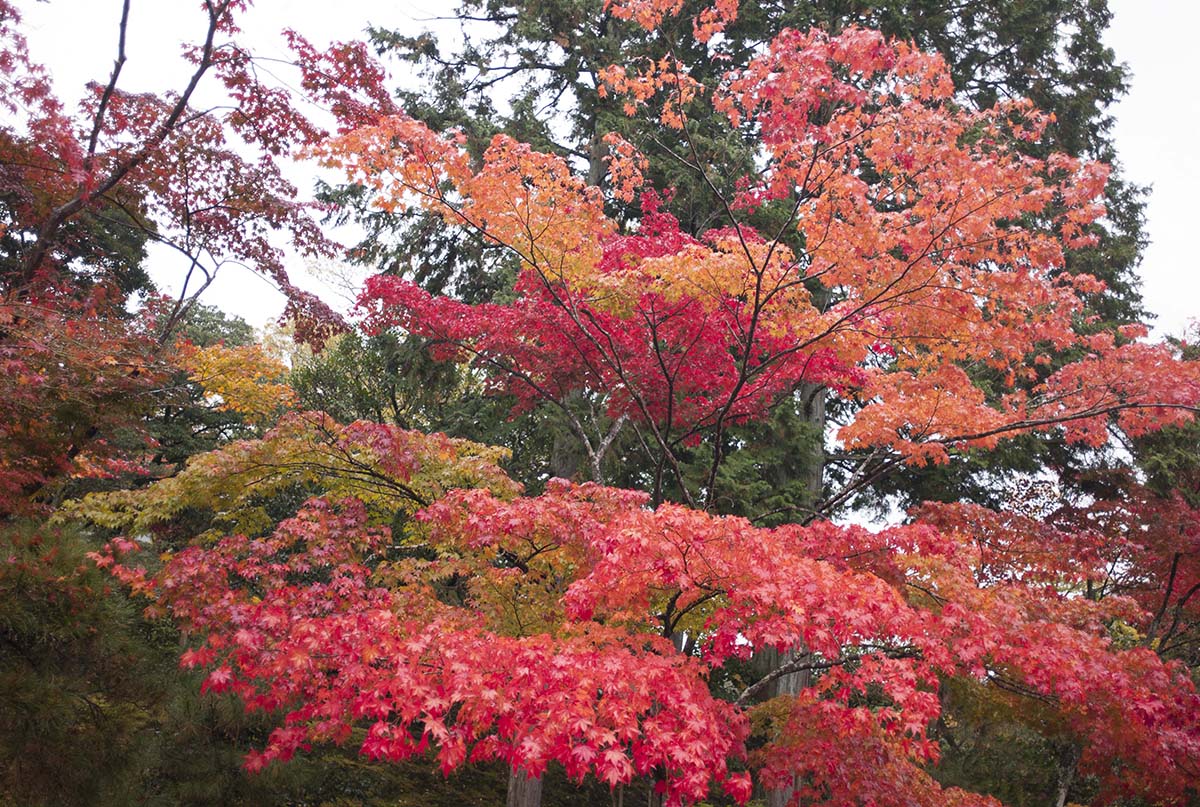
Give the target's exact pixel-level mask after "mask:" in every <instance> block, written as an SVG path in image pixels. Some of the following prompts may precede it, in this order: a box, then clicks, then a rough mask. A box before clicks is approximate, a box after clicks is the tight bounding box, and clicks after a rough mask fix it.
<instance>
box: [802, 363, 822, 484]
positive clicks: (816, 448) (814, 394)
mask: <svg viewBox="0 0 1200 807" xmlns="http://www.w3.org/2000/svg"><path fill="white" fill-rule="evenodd" d="M827 393H828V391H827V390H826V389H825V387H824V386H822V385H820V384H809V383H807V382H806V383H804V384H801V385H800V396H801V397H800V400H801V401H802V402H803V407H804V408H803V410H802V411H803V413H804V420H805V421H806V422H807V423H809V424H811V425H812V427H813V429H814V430H815V432H816V439H815V440H814V441H813V445H812V447H811V448H810V450H809V452H808V455H809V456H808V462H807V463H806V466H807V467H806V469H805V470H806V473H807V477H808V478H807V480H806V484H805V487H806V488H807V493H808V495H807V497H806V498H807V500H808V501H806V502H805V505H806V506H807V507H816V506H817V505H818V504H820V502H821V500H822V499H823V498H824V494H825V398H826V395H827Z"/></svg>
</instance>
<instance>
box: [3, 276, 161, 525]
mask: <svg viewBox="0 0 1200 807" xmlns="http://www.w3.org/2000/svg"><path fill="white" fill-rule="evenodd" d="M0 334H2V336H0V514H3V515H12V514H13V513H27V512H32V511H35V510H37V509H38V508H39V506H40V505H39V504H37V503H36V502H35V501H33V499H32V498H31V497H34V495H35V494H37V493H39V492H40V491H42V489H43V488H44V486H46V485H47V484H48V483H50V482H51V481H53V480H56V479H60V478H64V477H80V476H107V475H111V474H114V473H124V472H128V471H131V470H136V464H135V463H134V462H133V457H132V456H130V455H129V454H127V453H125V452H124V451H122V450H121V447H120V446H119V445H118V442H117V439H116V438H118V437H120V436H121V435H120V432H121V431H122V430H125V431H129V430H131V429H132V430H137V428H138V423H139V419H140V418H141V417H142V416H143V415H144V414H146V413H147V412H149V411H152V409H153V407H154V406H155V398H154V395H153V393H154V390H155V389H156V388H157V387H158V385H159V384H161V383H162V381H163V380H164V379H165V378H167V377H168V376H169V373H168V368H167V367H166V366H165V365H164V363H163V362H162V361H161V360H160V359H159V358H158V356H157V347H158V345H157V342H156V340H155V338H154V317H153V310H152V309H148V310H144V311H143V313H142V316H141V317H140V318H138V319H133V320H131V319H130V318H129V316H128V315H127V314H124V312H119V311H114V310H113V307H112V303H111V300H110V299H109V292H108V290H107V289H106V288H105V287H95V288H93V289H92V291H91V293H89V294H88V295H87V296H86V297H85V298H83V299H79V298H78V297H76V296H75V295H72V294H68V293H64V292H62V291H59V290H53V289H48V290H44V291H42V292H40V293H38V294H36V295H29V296H24V297H20V298H16V297H15V296H13V295H8V296H5V297H3V298H0ZM125 436H126V437H127V438H128V437H129V436H130V435H125ZM133 456H136V454H135V455H133Z"/></svg>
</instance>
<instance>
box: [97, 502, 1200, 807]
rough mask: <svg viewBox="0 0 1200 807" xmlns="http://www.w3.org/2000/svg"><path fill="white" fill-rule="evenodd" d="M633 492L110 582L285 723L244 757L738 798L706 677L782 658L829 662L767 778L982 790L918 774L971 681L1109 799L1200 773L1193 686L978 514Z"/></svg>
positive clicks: (359, 520)
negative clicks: (739, 503) (722, 503)
mask: <svg viewBox="0 0 1200 807" xmlns="http://www.w3.org/2000/svg"><path fill="white" fill-rule="evenodd" d="M645 502H646V498H645V497H644V496H642V495H640V494H637V493H632V492H629V491H620V490H615V489H610V488H604V487H600V486H597V485H592V484H588V485H583V486H574V485H570V484H568V483H565V482H561V481H558V482H554V483H552V484H551V485H550V487H549V489H548V490H547V492H546V493H545V494H543V495H542V496H539V497H536V498H516V499H507V498H497V497H496V496H495V495H493V494H491V493H489V492H487V491H483V490H460V491H453V492H451V493H449V494H447V495H446V496H445V497H443V498H441V499H440V500H439V501H437V502H435V503H434V504H432V505H430V506H429V507H427V508H425V509H424V510H423V511H422V512H421V513H419V514H418V521H419V523H420V526H417V527H414V528H413V532H412V533H411V534H409V535H408V536H407V540H420V539H422V538H424V539H425V540H427V541H428V542H429V545H430V548H432V549H433V550H435V553H434V557H433V559H420V558H416V557H404V556H400V557H393V559H391V560H387V561H384V560H383V552H384V547H385V546H386V543H387V539H388V535H387V533H386V532H385V531H381V530H378V529H375V528H371V527H370V526H368V523H367V516H366V510H365V509H364V507H363V505H362V504H361V503H359V502H357V501H355V500H345V501H342V502H339V503H336V504H334V503H330V502H328V501H326V500H320V499H317V500H312V501H310V502H309V503H308V504H307V505H306V506H305V508H304V509H303V510H302V511H301V512H300V514H299V515H297V516H296V517H295V518H293V519H289V520H288V521H285V522H283V523H282V524H281V525H279V527H278V528H277V529H276V530H275V531H274V532H273V533H272V534H270V535H269V536H267V537H264V538H257V539H252V538H247V537H244V536H232V537H227V538H224V539H222V540H221V541H220V542H218V543H217V544H216V545H215V546H212V547H207V548H198V547H197V548H192V549H188V550H185V551H183V552H181V553H179V554H178V555H176V556H174V557H173V558H171V559H170V560H169V561H168V562H167V564H166V566H165V567H164V568H163V569H162V571H161V572H160V573H158V574H157V575H155V576H154V577H152V578H149V579H147V578H146V577H145V574H144V572H143V571H142V570H133V569H129V568H126V567H125V566H123V565H121V564H120V563H119V562H118V563H116V564H115V568H116V570H117V573H118V574H119V575H120V576H122V577H123V578H125V579H126V580H127V581H128V582H131V583H133V584H134V585H135V586H136V587H138V588H140V589H142V590H143V591H145V592H147V593H150V594H151V595H152V596H154V597H156V598H157V602H158V607H160V608H166V609H168V611H169V612H170V613H171V614H172V615H173V616H174V618H175V619H177V620H178V621H179V622H180V623H181V624H183V625H185V626H187V627H188V628H189V629H193V630H197V631H200V632H201V633H203V634H204V635H205V637H206V638H205V640H204V643H203V644H202V646H201V647H200V648H199V649H196V650H193V651H189V652H188V654H186V656H185V659H184V661H185V663H186V664H203V665H208V666H211V667H213V668H214V669H213V671H212V672H211V673H210V675H209V678H208V679H207V683H206V685H205V686H206V688H207V689H214V690H218V691H221V690H227V689H228V690H232V691H234V692H236V693H237V694H238V695H239V696H240V697H242V698H243V699H244V700H245V702H246V703H247V706H248V707H249V708H252V709H266V710H285V711H286V713H287V716H286V718H285V721H284V726H283V727H282V728H280V729H278V730H277V731H276V732H275V733H273V735H272V737H271V739H270V741H269V742H268V744H267V747H266V748H265V749H264V750H263V751H262V752H260V753H256V754H254V755H252V756H251V757H250V759H249V761H248V765H249V766H250V767H251V768H258V767H260V766H262V765H263V764H266V763H267V762H269V761H271V760H276V759H287V758H289V757H290V756H292V755H293V754H294V753H296V752H297V751H298V750H301V749H303V748H305V747H306V746H307V745H309V744H311V743H317V742H327V741H333V742H339V743H342V742H347V741H349V740H350V739H351V738H352V737H353V736H355V734H354V732H355V729H356V728H358V727H361V728H365V729H366V734H365V736H364V735H361V734H360V735H357V736H358V739H356V740H355V742H358V743H360V744H361V745H360V747H361V750H362V752H363V753H365V754H367V755H369V756H372V757H376V758H382V759H402V758H407V757H408V756H411V755H413V754H417V753H421V752H423V751H425V750H426V749H427V748H430V749H436V752H437V756H438V759H439V761H440V763H441V765H442V767H443V769H444V770H447V771H449V770H451V769H453V768H455V767H457V766H458V765H460V764H463V763H465V762H467V761H474V760H481V759H504V760H506V761H507V762H509V763H510V764H511V765H513V766H514V767H518V768H523V769H525V770H526V771H528V772H530V773H532V774H534V775H537V774H539V773H540V772H541V771H542V770H543V769H544V768H545V765H546V764H547V763H548V762H550V761H557V762H560V763H561V764H563V765H564V766H566V768H567V770H568V771H569V772H570V773H571V774H572V775H573V776H577V777H582V776H584V775H585V774H593V775H596V776H598V777H599V778H601V779H602V780H604V781H608V782H610V783H613V784H616V783H621V782H628V781H630V779H631V778H632V777H633V776H635V775H653V776H655V777H658V778H659V779H660V780H661V781H662V782H663V787H664V789H665V792H666V793H667V795H668V797H669V798H668V800H669V802H670V803H672V804H675V803H683V802H688V801H694V800H698V799H701V798H703V797H704V795H705V794H706V793H707V791H708V788H709V787H710V784H711V783H713V782H717V783H723V784H724V786H725V787H726V789H727V790H729V791H730V792H731V793H733V794H734V795H735V796H736V797H737V798H738V799H739V800H740V801H744V800H745V799H746V798H747V797H748V794H749V791H748V780H747V779H746V778H745V776H744V775H740V774H733V773H731V772H730V769H729V767H728V765H729V764H730V762H731V761H734V760H737V759H738V758H740V757H743V756H744V749H743V747H742V741H743V740H744V738H745V736H746V732H747V730H748V723H747V717H748V712H750V711H753V710H754V709H755V707H753V703H754V702H755V700H756V698H755V695H756V694H757V693H758V692H759V691H760V690H761V688H762V687H761V686H758V685H756V686H754V687H748V688H747V689H746V691H744V692H742V693H741V694H740V695H738V694H737V693H736V692H735V693H732V694H733V695H735V696H736V697H732V698H731V699H730V700H720V699H717V698H714V697H713V695H711V694H710V692H709V685H708V683H707V679H708V678H709V677H710V675H711V674H712V672H711V671H712V670H715V669H718V668H720V667H722V666H723V665H724V664H725V663H726V662H727V661H728V660H730V659H731V658H744V657H746V656H748V655H749V653H750V652H751V651H752V650H754V649H761V648H763V647H767V646H773V647H775V648H778V649H780V650H792V649H795V648H797V647H802V648H804V651H805V656H804V657H803V658H804V659H805V661H804V664H805V665H807V669H810V670H814V671H818V672H819V673H820V674H819V675H818V677H817V678H816V679H815V681H814V683H813V685H812V686H811V687H808V688H807V689H806V690H805V691H804V692H803V693H802V695H801V696H799V697H797V698H794V699H790V700H787V701H784V702H782V703H779V702H772V703H769V704H767V705H766V706H764V707H757V708H758V709H765V710H767V712H768V713H771V714H774V715H775V717H774V722H775V726H776V728H775V730H774V736H773V740H772V742H770V743H769V744H768V745H767V746H766V747H765V748H764V749H763V750H762V751H761V752H757V753H756V754H755V755H754V757H753V758H752V760H751V761H752V762H753V764H754V766H755V767H756V768H757V769H758V771H759V775H760V777H761V779H762V781H764V782H765V783H767V784H772V783H774V784H779V783H782V782H789V781H792V780H793V779H795V778H796V777H799V781H802V782H803V783H804V788H805V790H804V792H810V791H811V793H813V794H825V795H826V796H828V795H829V794H834V796H835V797H836V796H837V794H842V795H845V796H846V797H849V796H850V795H851V794H854V793H861V791H862V788H864V787H869V788H871V789H872V792H874V793H876V798H877V800H878V803H880V804H896V805H899V804H901V803H910V802H909V801H908V800H910V799H913V798H916V799H918V801H919V802H920V803H922V804H930V805H934V804H938V805H945V804H960V803H964V802H968V801H971V800H972V799H973V798H974V797H970V796H968V795H966V794H962V793H959V792H957V791H943V790H941V789H940V788H939V787H938V786H937V785H936V784H935V783H934V782H933V781H932V780H931V779H930V778H929V777H928V775H927V774H926V773H925V770H924V766H925V765H926V764H927V763H928V762H929V761H931V760H934V759H936V758H937V755H938V751H937V746H936V743H935V742H933V741H932V740H931V738H930V737H929V735H928V731H929V727H930V726H931V724H932V723H933V722H934V721H935V720H936V719H937V717H938V715H939V714H940V709H941V705H940V703H939V699H938V695H937V691H938V688H939V680H940V678H941V677H944V676H955V675H965V676H970V677H973V678H975V679H976V680H978V681H980V682H982V683H983V685H985V686H989V687H996V688H999V689H1001V690H1006V691H1013V692H1017V693H1020V694H1021V695H1022V696H1026V697H1031V698H1035V699H1038V700H1040V701H1042V702H1043V703H1044V704H1046V705H1047V706H1048V708H1051V709H1053V710H1055V711H1056V712H1057V713H1059V714H1061V715H1062V719H1063V720H1064V721H1066V722H1067V724H1068V725H1069V726H1070V727H1071V729H1072V731H1075V732H1078V734H1079V735H1080V736H1085V737H1087V738H1088V745H1087V747H1086V749H1085V753H1084V757H1083V760H1082V764H1083V766H1084V770H1086V771H1088V772H1092V773H1096V774H1097V775H1099V776H1100V777H1101V781H1102V782H1103V783H1104V786H1105V788H1106V793H1109V794H1110V795H1111V794H1137V795H1150V796H1154V797H1156V798H1165V799H1171V798H1175V797H1177V796H1179V794H1181V793H1184V792H1186V788H1187V787H1188V786H1189V782H1190V776H1189V773H1188V771H1190V770H1193V769H1194V765H1195V764H1196V763H1197V761H1198V760H1200V727H1198V726H1197V725H1196V721H1195V715H1196V713H1197V711H1196V710H1197V709H1200V698H1198V697H1197V694H1196V692H1195V689H1194V687H1193V685H1192V683H1191V681H1190V679H1189V678H1188V676H1187V675H1186V671H1185V670H1183V669H1182V668H1179V667H1177V666H1175V665H1171V664H1165V663H1164V662H1162V661H1161V660H1160V659H1159V657H1158V656H1157V655H1155V654H1154V653H1153V652H1151V651H1150V650H1149V649H1145V648H1135V649H1128V650H1122V649H1120V648H1119V647H1118V646H1117V645H1114V644H1113V642H1112V641H1111V640H1110V639H1109V638H1108V636H1107V633H1106V630H1105V620H1107V619H1110V618H1112V616H1113V615H1114V614H1117V613H1126V612H1129V611H1130V610H1131V609H1132V611H1136V610H1137V609H1136V606H1134V605H1132V604H1131V603H1129V602H1127V601H1123V600H1119V599H1112V600H1105V601H1102V602H1100V603H1096V602H1093V601H1091V600H1087V599H1083V598H1079V597H1073V596H1070V595H1069V593H1068V592H1069V586H1067V585H1065V584H1064V581H1070V580H1071V579H1074V578H1072V576H1071V575H1072V574H1073V573H1072V572H1070V571H1063V570H1061V569H1060V568H1059V567H1060V566H1061V565H1062V561H1061V560H1059V559H1058V557H1057V556H1049V555H1047V554H1046V553H1044V552H1041V551H1039V550H1037V549H1036V548H1035V547H1033V546H1032V545H1031V544H1028V545H1027V544H1022V543H1021V539H1020V537H1019V535H1017V534H1016V533H1015V532H1014V531H1007V532H1005V533H1004V535H1006V536H1008V537H1007V538H998V537H996V536H995V535H994V534H992V533H988V532H987V531H986V530H985V529H980V528H977V527H978V525H977V524H975V525H974V526H973V531H972V532H966V531H959V529H960V528H961V525H962V524H964V523H967V522H963V521H961V519H962V518H971V517H972V516H973V515H974V514H973V512H972V511H970V510H964V511H961V512H960V511H958V510H955V509H954V508H950V507H947V508H943V509H942V510H940V511H936V512H932V513H931V517H933V518H935V520H938V521H940V522H941V523H942V524H943V529H935V528H934V527H932V526H929V525H925V524H917V525H913V526H908V527H899V528H893V529H890V530H887V531H884V532H881V533H871V532H868V531H866V530H863V529H861V528H853V527H845V528H843V527H835V526H833V525H830V524H824V523H823V524H817V525H815V526H813V527H808V528H804V527H798V526H788V527H781V528H776V529H761V528H755V527H753V526H751V525H750V524H749V523H748V522H746V521H744V520H742V519H737V518H717V517H713V516H710V515H707V514H704V513H700V512H698V511H694V510H689V509H686V508H682V507H678V506H674V505H664V506H661V507H659V508H658V509H656V510H650V509H647V508H646V507H645ZM956 518H958V519H960V520H959V521H955V519H956ZM973 524H974V523H973ZM130 548H131V545H130V544H129V543H128V542H122V543H120V544H118V545H115V546H114V547H113V548H112V550H110V552H114V551H115V552H116V553H117V554H118V555H119V553H120V552H122V551H126V550H128V549H130ZM424 557H425V558H428V555H426V556H424ZM101 562H102V563H104V564H106V565H108V564H113V562H114V556H113V555H112V554H108V555H105V556H103V557H102V558H101ZM451 579H453V580H454V581H455V583H454V586H455V587H456V593H455V594H454V595H453V596H451V595H450V594H449V593H448V592H447V589H446V586H447V585H448V582H447V581H449V580H451ZM1039 581H1044V582H1039ZM1050 581H1056V582H1057V583H1058V585H1053V584H1051V582H1050ZM547 614H549V617H547ZM547 618H548V619H550V620H551V621H552V622H553V627H552V628H551V629H548V630H529V629H528V626H530V625H533V626H541V625H543V624H545V620H546V619H547ZM539 620H540V621H539ZM681 638H683V639H685V640H687V641H690V642H691V643H692V644H694V645H695V646H697V647H698V648H700V653H699V656H693V655H688V654H683V653H680V652H679V650H678V644H677V643H676V642H678V641H679V640H680V639H681ZM672 639H674V640H676V641H674V642H673V641H672ZM973 803H980V804H983V803H988V800H987V799H978V798H974V802H973Z"/></svg>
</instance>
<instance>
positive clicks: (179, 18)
mask: <svg viewBox="0 0 1200 807" xmlns="http://www.w3.org/2000/svg"><path fill="white" fill-rule="evenodd" d="M1109 3H1110V7H1111V8H1112V10H1113V12H1114V19H1113V25H1112V28H1111V29H1110V31H1109V35H1108V42H1109V44H1110V45H1111V46H1112V47H1113V48H1114V50H1115V51H1116V53H1117V57H1118V59H1120V60H1121V61H1124V62H1126V63H1127V64H1128V65H1129V67H1130V69H1131V71H1132V74H1133V82H1132V87H1131V90H1130V92H1129V94H1128V96H1127V97H1126V98H1125V100H1124V101H1122V102H1121V103H1120V105H1119V106H1118V107H1117V108H1116V109H1115V110H1114V112H1115V114H1116V117H1117V127H1116V139H1117V146H1118V149H1119V153H1120V157H1121V161H1122V162H1123V164H1124V167H1125V173H1126V175H1127V176H1128V177H1129V178H1130V179H1131V180H1132V181H1134V182H1136V183H1139V184H1143V185H1152V186H1153V192H1152V194H1151V196H1150V202H1149V206H1148V208H1147V212H1146V215H1147V220H1148V227H1147V229H1148V232H1149V236H1150V239H1151V242H1152V243H1151V246H1150V248H1149V250H1147V252H1146V254H1145V258H1144V260H1143V264H1142V272H1141V273H1142V277H1143V280H1144V288H1143V293H1144V295H1145V299H1146V302H1147V306H1148V308H1149V310H1150V311H1152V312H1154V313H1155V314H1157V315H1158V320H1157V323H1156V324H1157V326H1158V331H1159V332H1160V333H1170V334H1178V333H1181V332H1182V330H1183V329H1184V327H1185V326H1186V324H1187V323H1188V322H1189V321H1190V320H1192V319H1194V318H1196V317H1198V316H1200V305H1198V304H1197V300H1200V277H1198V276H1197V272H1196V260H1195V257H1194V256H1195V254H1196V246H1195V245H1193V244H1192V243H1191V240H1190V239H1191V238H1193V237H1197V236H1200V221H1197V213H1200V205H1198V204H1197V203H1196V197H1197V190H1198V189H1200V157H1198V156H1197V139H1198V137H1197V135H1198V133H1200V106H1198V105H1197V104H1196V103H1195V102H1194V100H1193V95H1194V86H1195V82H1194V80H1193V79H1192V78H1190V76H1191V73H1192V71H1194V70H1195V58H1194V57H1195V53H1196V48H1197V45H1196V41H1195V32H1196V31H1197V30H1200V3H1194V2H1191V0H1109ZM199 5H200V4H199V2H196V1H195V0H133V5H132V13H131V23H130V32H129V43H128V47H127V50H128V54H129V62H128V64H127V66H126V68H125V73H124V74H123V75H124V79H125V80H124V81H123V84H124V86H125V87H126V88H127V89H131V90H162V89H165V88H169V87H175V86H178V85H179V82H178V78H179V77H180V76H181V75H184V74H185V72H184V71H185V66H184V65H183V64H182V63H181V62H180V60H179V59H178V58H177V56H178V52H179V51H178V47H177V43H178V42H179V41H181V40H182V39H184V38H191V37H193V36H195V31H196V28H197V26H198V25H199V24H200V20H199V17H198V15H197V12H196V9H197V7H198V6H199ZM18 6H19V7H21V8H22V11H23V13H24V15H25V22H26V32H27V34H28V37H29V40H30V47H31V50H32V51H33V55H34V58H35V60H37V61H40V62H42V63H43V64H45V65H47V66H48V67H49V68H50V69H51V71H52V73H53V75H54V77H55V81H56V83H57V84H58V89H59V92H60V94H61V95H62V96H63V97H64V99H69V98H76V97H78V96H79V91H80V89H81V88H82V86H83V84H84V83H85V82H86V81H88V80H91V79H97V78H102V77H104V76H106V75H107V73H108V70H109V69H110V66H111V64H112V59H113V56H114V54H115V46H116V33H117V20H118V19H119V15H120V7H121V0H48V2H32V0H18ZM451 7H452V4H451V3H450V2H448V0H447V1H445V2H443V1H442V0H337V2H336V3H332V4H331V3H327V2H315V0H259V1H258V2H257V4H256V6H255V8H254V10H253V11H252V13H251V15H250V16H248V17H247V18H245V20H244V22H243V28H244V29H245V31H246V33H247V36H246V41H248V42H250V43H252V44H253V45H254V48H255V50H257V51H259V52H262V53H266V54H267V55H283V48H282V44H281V40H280V39H279V38H278V36H277V35H276V34H277V32H278V31H279V30H281V29H282V28H284V27H290V28H294V29H296V30H298V31H300V32H301V33H302V34H304V35H305V36H307V37H309V38H310V39H311V40H313V42H314V43H316V44H322V43H325V42H328V41H331V40H334V39H347V38H352V37H355V36H357V35H358V34H359V33H360V32H361V31H362V30H363V29H364V28H365V26H366V25H367V23H368V22H370V23H374V24H377V25H382V26H386V27H389V28H393V29H404V28H409V29H411V30H413V31H414V32H416V31H419V30H420V29H422V28H424V27H426V23H424V22H420V21H419V20H423V19H427V18H429V17H432V16H434V15H435V14H439V13H441V14H445V13H448V9H450V8H451ZM271 51H275V53H272V52H271ZM156 260H158V259H157V258H156ZM164 260H165V259H164ZM222 271H223V272H224V274H223V275H222V276H221V277H220V278H219V279H218V281H217V283H216V284H215V285H214V287H213V289H211V290H210V293H209V295H208V297H206V301H207V302H210V303H213V304H216V305H219V306H221V307H222V308H224V309H225V310H227V311H229V312H230V313H235V314H239V315H241V316H243V317H245V318H246V319H248V320H249V321H251V322H252V323H254V324H256V325H261V324H263V323H265V322H266V321H268V320H270V319H272V318H274V317H275V316H277V315H278V313H279V311H280V310H281V309H282V298H281V297H280V295H279V294H278V293H276V292H274V291H273V290H272V289H271V288H270V287H269V286H268V285H267V284H266V282H265V281H263V280H261V279H259V278H257V277H256V276H255V275H253V274H252V273H250V272H249V271H247V270H243V269H236V268H233V267H227V268H226V269H225V270H222ZM303 274H304V269H303V268H302V267H296V268H295V269H294V270H293V275H295V276H296V279H297V280H301V279H302V275H303ZM177 275H178V273H177V272H175V271H174V270H173V269H172V268H170V267H166V266H163V267H161V270H160V271H159V272H156V276H157V277H159V278H160V282H164V284H166V283H167V282H169V280H170V278H172V277H174V276H177Z"/></svg>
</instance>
